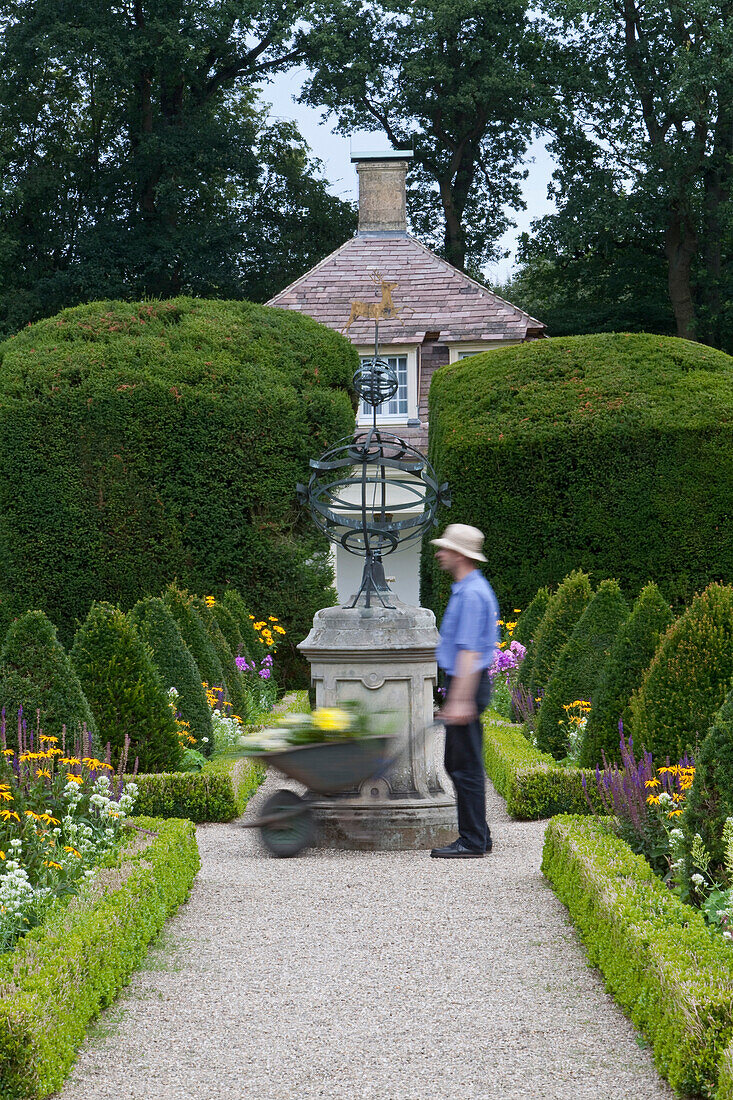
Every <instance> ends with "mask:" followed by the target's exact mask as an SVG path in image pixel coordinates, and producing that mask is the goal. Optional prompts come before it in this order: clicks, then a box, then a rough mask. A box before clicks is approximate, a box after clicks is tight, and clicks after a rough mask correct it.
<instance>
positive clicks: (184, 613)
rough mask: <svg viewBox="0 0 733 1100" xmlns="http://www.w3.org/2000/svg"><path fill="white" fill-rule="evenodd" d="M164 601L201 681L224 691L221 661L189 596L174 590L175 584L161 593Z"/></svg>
mask: <svg viewBox="0 0 733 1100" xmlns="http://www.w3.org/2000/svg"><path fill="white" fill-rule="evenodd" d="M163 600H164V601H165V604H166V607H167V608H168V610H169V611H170V613H171V615H172V616H173V618H174V619H175V620H176V623H177V624H178V629H179V630H180V632H181V635H182V637H183V640H184V642H185V643H186V645H187V646H188V648H189V649H190V650H191V656H192V657H193V659H194V661H195V662H196V664H197V665H198V668H199V672H200V673H201V675H202V677H203V679H204V680H205V681H206V683H207V684H208V685H209V686H210V687H214V686H217V687H225V683H224V669H223V668H222V667H221V661H220V660H219V658H218V656H217V653H216V649H215V648H214V643H213V642H212V640H211V638H210V637H209V634H208V632H207V630H206V627H205V625H204V623H203V620H202V619H201V616H200V615H199V613H198V611H197V610H196V607H195V606H194V603H193V601H192V598H191V596H190V595H189V593H188V592H186V591H185V589H182V588H177V587H176V585H174V584H169V585H168V587H167V588H166V590H165V592H164V593H163Z"/></svg>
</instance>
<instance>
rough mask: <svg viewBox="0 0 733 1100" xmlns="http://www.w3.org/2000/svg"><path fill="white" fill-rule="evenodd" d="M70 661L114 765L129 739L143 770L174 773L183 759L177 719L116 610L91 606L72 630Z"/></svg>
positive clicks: (156, 675) (133, 633) (136, 639)
mask: <svg viewBox="0 0 733 1100" xmlns="http://www.w3.org/2000/svg"><path fill="white" fill-rule="evenodd" d="M71 660H72V662H73V665H74V668H75V669H76V671H77V674H78V676H79V679H80V681H81V685H82V688H83V689H84V694H85V695H86V697H87V699H88V700H89V705H90V706H91V708H92V711H93V713H94V717H95V719H96V722H97V726H98V728H99V734H100V739H101V741H102V743H105V742H107V741H109V742H110V743H111V745H112V753H113V763H115V762H116V761H117V760H118V759H119V755H120V752H121V750H122V747H123V745H124V742H125V736H127V737H129V738H130V742H131V745H130V753H129V757H128V759H129V760H130V761H132V760H134V759H135V757H137V758H138V761H139V770H140V771H141V772H163V771H172V770H175V768H176V767H177V765H178V763H179V761H180V759H181V747H180V743H179V739H178V728H177V725H176V720H175V716H174V714H173V711H172V710H171V707H170V705H169V701H168V695H167V692H166V689H165V686H164V684H163V681H162V680H161V678H160V674H159V673H158V670H157V669H156V667H155V665H154V664H153V661H152V658H151V656H150V653H149V651H148V648H147V646H146V645H145V643H144V642H143V640H142V639H141V637H140V635H139V634H138V632H137V630H136V629H135V627H134V626H133V625H132V623H131V622H130V621H129V620H128V618H127V616H126V615H125V614H123V612H122V611H120V609H119V608H118V607H113V606H112V605H111V604H108V603H93V604H92V606H91V609H90V611H89V614H88V615H87V617H86V620H85V621H84V622H83V623H82V625H81V626H80V627H79V629H78V630H77V632H76V637H75V638H74V645H73V646H72V649H71Z"/></svg>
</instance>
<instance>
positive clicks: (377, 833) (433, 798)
mask: <svg viewBox="0 0 733 1100" xmlns="http://www.w3.org/2000/svg"><path fill="white" fill-rule="evenodd" d="M389 602H390V603H393V604H395V607H394V608H383V607H381V606H380V605H379V604H378V606H376V607H374V606H372V607H371V608H366V607H365V606H363V602H362V604H361V605H357V607H354V608H346V607H327V608H325V609H324V610H322V611H319V612H317V614H316V616H315V619H314V620H313V629H312V630H311V632H310V634H309V635H308V637H307V638H306V639H305V641H303V642H301V643H300V645H299V646H298V648H299V649H300V650H301V652H302V653H303V654H304V655H305V657H307V659H308V661H309V662H310V666H311V679H312V682H313V685H314V687H315V695H316V705H317V706H319V707H331V706H337V705H338V704H339V703H341V702H346V701H358V702H360V703H362V704H364V705H365V706H366V707H367V708H370V709H374V710H376V711H387V710H389V711H394V712H395V713H396V714H397V715H399V735H400V737H401V743H402V745H403V751H402V753H401V755H400V757H399V759H398V760H397V761H396V762H395V764H394V765H393V766H392V767H391V768H390V770H389V771H388V772H387V774H386V776H385V777H384V778H382V779H378V780H375V781H367V782H366V783H364V784H362V786H361V789H355V790H354V791H353V792H350V793H349V795H348V797H347V798H339V799H333V800H331V799H328V800H326V799H324V800H321V801H319V802H317V803H316V804H315V807H314V809H315V813H316V817H317V818H318V820H319V824H320V826H321V828H320V833H321V841H320V842H321V844H322V845H323V846H325V847H329V848H361V849H366V850H385V849H391V850H396V849H407V848H431V847H434V846H437V845H440V844H444V843H447V842H449V841H450V840H453V839H454V838H455V836H456V832H457V828H456V808H455V799H454V794H453V787H452V784H451V782H450V780H449V779H448V777H447V775H446V774H445V771H444V769H443V765H442V755H443V733H442V730H439V729H436V728H435V727H433V688H434V686H435V682H436V676H437V666H436V663H435V647H436V645H437V642H438V631H437V629H436V627H435V616H434V615H433V613H432V611H428V610H427V609H426V608H423V607H410V606H408V605H406V604H403V603H401V602H400V601H399V600H398V599H396V598H395V597H394V596H393V595H392V593H390V595H389ZM426 730H427V731H428V733H427V735H426Z"/></svg>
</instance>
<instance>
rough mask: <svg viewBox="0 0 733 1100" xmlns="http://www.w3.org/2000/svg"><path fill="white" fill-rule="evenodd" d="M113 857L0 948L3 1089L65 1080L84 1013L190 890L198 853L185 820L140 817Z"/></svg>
mask: <svg viewBox="0 0 733 1100" xmlns="http://www.w3.org/2000/svg"><path fill="white" fill-rule="evenodd" d="M137 824H138V825H140V826H141V827H144V828H145V829H150V830H153V833H154V835H153V837H152V842H151V843H149V844H148V845H147V846H146V847H144V848H142V849H140V848H139V847H138V845H137V844H136V843H135V840H136V839H137V838H140V836H141V835H144V834H140V833H139V832H133V833H132V836H131V839H130V843H129V844H128V847H127V849H125V850H123V853H122V856H121V859H120V862H119V865H118V866H117V867H115V868H111V869H108V870H102V871H99V872H98V874H97V876H96V878H95V879H94V880H91V882H90V885H89V886H88V887H87V888H86V890H85V892H84V893H83V894H82V895H81V896H80V897H79V898H72V899H71V901H70V902H69V904H68V906H67V907H65V908H64V909H60V910H58V911H57V912H55V913H51V914H50V916H49V917H48V919H47V920H46V921H45V922H44V924H42V925H41V926H40V927H38V928H35V929H33V931H31V932H29V933H28V935H27V936H25V937H24V938H23V939H22V940H20V941H19V943H18V945H17V946H16V947H15V948H14V950H13V951H11V952H8V954H6V955H0V992H1V994H2V996H0V1096H2V1098H3V1100H36V1098H41V1097H44V1096H48V1095H49V1093H52V1092H55V1091H56V1090H57V1089H59V1088H60V1087H61V1084H62V1083H63V1081H64V1078H65V1077H66V1075H67V1073H68V1072H69V1069H70V1068H71V1066H72V1064H73V1062H74V1059H75V1057H76V1051H77V1048H78V1046H79V1044H80V1043H81V1041H82V1039H83V1038H84V1032H85V1030H86V1027H87V1025H88V1024H89V1022H90V1020H92V1019H93V1017H95V1016H96V1015H97V1013H98V1012H99V1011H100V1010H101V1009H103V1008H104V1007H105V1006H106V1005H108V1004H110V1003H111V1002H112V1001H113V1000H114V998H115V997H116V996H117V994H118V993H119V991H120V990H121V989H122V987H123V986H124V985H125V984H126V983H127V981H128V980H129V978H130V975H131V974H132V972H133V970H134V969H135V968H136V967H137V966H138V965H139V964H140V962H141V961H142V959H143V958H144V956H145V953H146V951H147V947H148V944H149V943H150V941H151V940H152V939H153V938H154V937H155V936H156V935H157V934H158V932H159V931H160V929H161V928H162V927H163V924H164V922H165V920H166V919H167V918H168V917H169V916H171V914H173V913H174V912H175V911H176V910H177V909H178V907H179V905H181V903H182V902H183V901H185V899H186V898H187V897H188V893H189V891H190V889H191V884H192V883H193V880H194V877H195V875H196V872H197V871H198V868H199V854H198V848H197V847H196V837H195V834H194V828H193V825H192V824H191V822H190V821H157V820H154V819H150V818H143V819H141V820H140V821H138V822H137Z"/></svg>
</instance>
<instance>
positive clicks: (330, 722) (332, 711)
mask: <svg viewBox="0 0 733 1100" xmlns="http://www.w3.org/2000/svg"><path fill="white" fill-rule="evenodd" d="M313 725H314V726H315V727H316V729H317V730H328V731H332V730H344V731H346V730H350V729H351V715H350V714H349V712H348V711H346V710H342V709H341V707H320V708H319V709H318V710H314V711H313Z"/></svg>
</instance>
